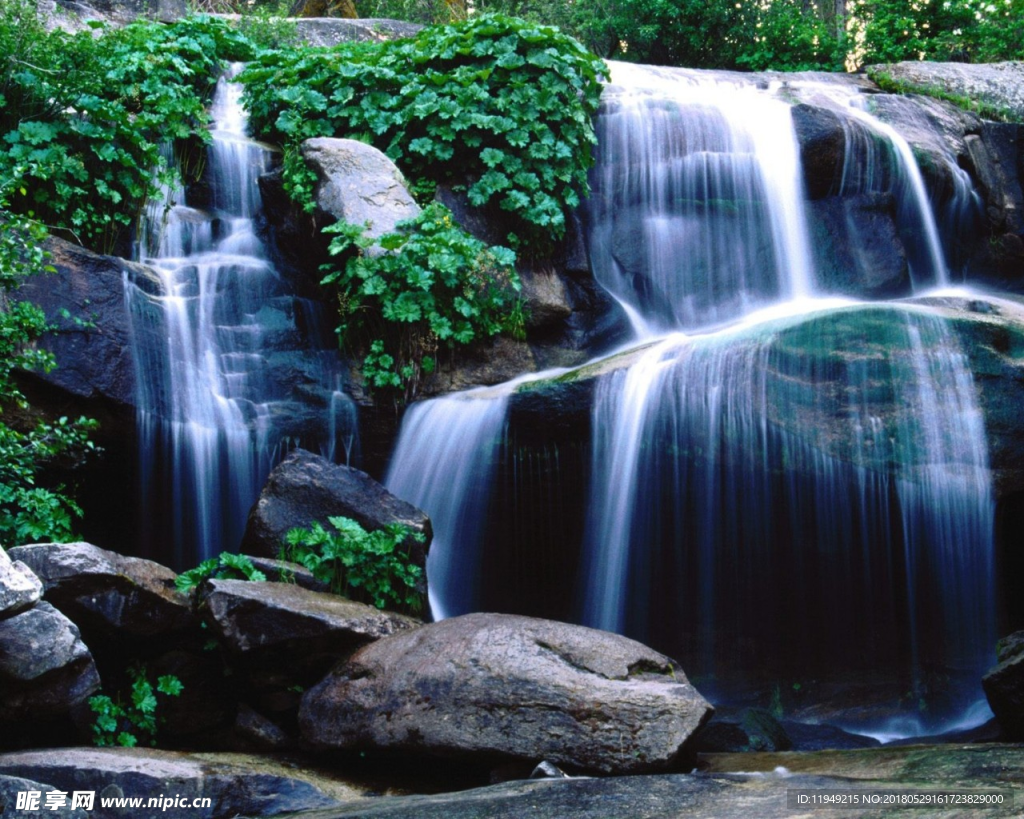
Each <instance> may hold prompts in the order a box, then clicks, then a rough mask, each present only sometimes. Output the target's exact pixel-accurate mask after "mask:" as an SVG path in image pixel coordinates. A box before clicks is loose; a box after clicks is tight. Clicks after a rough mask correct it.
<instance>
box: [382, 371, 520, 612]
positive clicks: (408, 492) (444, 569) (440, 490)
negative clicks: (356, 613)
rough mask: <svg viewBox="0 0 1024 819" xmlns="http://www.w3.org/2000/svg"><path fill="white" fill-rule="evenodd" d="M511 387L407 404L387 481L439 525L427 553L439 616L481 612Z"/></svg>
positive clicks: (433, 600)
mask: <svg viewBox="0 0 1024 819" xmlns="http://www.w3.org/2000/svg"><path fill="white" fill-rule="evenodd" d="M508 399H509V393H508V392H507V391H505V392H501V393H499V394H498V395H497V396H495V395H493V394H491V393H490V392H489V391H487V390H478V391H473V392H469V393H463V394H461V395H457V396H451V397H445V398H437V399H434V400H432V401H424V402H421V403H419V404H416V405H414V406H412V407H410V408H409V411H408V412H407V413H406V414H405V418H404V419H403V420H402V429H401V430H400V432H399V437H398V444H397V446H396V449H395V453H394V455H393V456H392V459H391V468H390V469H389V471H388V475H387V478H386V479H385V485H386V486H387V488H388V489H389V490H390V491H391V492H393V493H394V494H395V495H397V496H398V497H400V498H402V499H403V500H407V501H409V502H410V503H412V504H414V505H415V506H418V507H419V508H421V509H423V510H425V511H426V512H427V513H428V514H429V515H430V519H431V523H432V525H433V529H434V540H433V542H432V543H431V545H430V552H429V554H428V557H427V577H428V580H429V593H430V609H431V612H432V614H433V616H434V618H435V619H438V620H440V619H443V618H445V617H451V616H454V615H457V614H466V613H468V612H471V611H476V610H477V609H476V605H477V602H478V597H477V586H476V582H477V578H478V575H479V571H478V569H479V565H480V557H481V539H482V536H483V532H484V528H485V523H486V520H485V519H486V516H487V513H488V506H489V502H490V497H491V490H492V488H493V485H494V472H495V470H494V461H495V457H496V455H497V451H498V449H499V447H500V445H501V439H502V437H503V434H504V428H505V413H506V410H507V408H508Z"/></svg>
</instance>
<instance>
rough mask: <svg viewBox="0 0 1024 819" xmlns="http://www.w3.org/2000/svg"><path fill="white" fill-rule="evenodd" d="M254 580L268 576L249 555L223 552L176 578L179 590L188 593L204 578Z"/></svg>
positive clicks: (175, 582) (175, 581)
mask: <svg viewBox="0 0 1024 819" xmlns="http://www.w3.org/2000/svg"><path fill="white" fill-rule="evenodd" d="M210 578H218V579H220V580H254V581H263V580H266V579H267V576H266V575H265V574H264V573H263V572H261V571H260V570H259V569H257V568H256V567H255V566H254V565H253V562H252V559H251V558H250V557H249V556H248V555H236V554H232V553H231V552H221V553H220V555H218V556H217V557H211V558H209V559H208V560H204V561H203V562H202V563H200V564H199V565H198V566H196V567H195V568H194V569H189V570H188V571H187V572H182V573H181V574H179V575H178V576H177V577H176V578H175V579H174V585H175V586H176V587H177V589H178V591H180V592H183V593H184V594H188V593H189V592H191V591H192V590H193V589H194V588H196V587H197V586H199V585H200V584H201V583H202V582H203V581H204V580H209V579H210Z"/></svg>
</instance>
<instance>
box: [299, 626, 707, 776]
mask: <svg viewBox="0 0 1024 819" xmlns="http://www.w3.org/2000/svg"><path fill="white" fill-rule="evenodd" d="M711 710H712V709H711V706H710V705H708V703H707V702H706V701H705V700H704V698H703V697H701V696H700V694H698V693H697V691H696V690H695V689H694V688H693V687H692V686H691V685H690V684H689V682H688V681H687V679H686V677H685V675H684V674H683V673H682V671H681V670H678V669H676V668H675V666H674V664H673V662H672V661H671V660H670V659H669V658H668V657H665V656H664V655H661V654H658V653H656V652H654V651H652V650H651V649H649V648H647V647H646V646H643V645H641V644H640V643H637V642H635V641H633V640H629V639H627V638H625V637H620V636H618V635H615V634H609V633H607V632H601V631H597V630H594V629H589V628H584V627H582V626H572V625H567V624H564V623H556V622H553V621H549V620H537V619H534V618H529V617H518V616H513V615H501V614H469V615H465V616H462V617H455V618H452V619H450V620H444V621H442V622H440V623H434V624H431V625H428V626H423V627H422V628H419V629H415V630H413V631H410V632H406V633H403V634H398V635H395V636H392V637H387V638H384V639H382V640H379V641H377V642H376V643H373V644H371V645H369V646H367V647H366V648H363V649H361V650H360V651H358V652H357V653H356V654H354V655H353V656H352V658H351V659H350V660H349V661H348V662H347V663H346V664H344V665H343V666H340V667H338V668H336V669H335V670H334V671H333V672H332V673H331V674H329V675H328V676H327V677H326V678H325V679H324V680H323V682H321V683H320V684H319V685H317V686H316V687H315V688H313V689H311V690H310V691H308V692H307V693H306V695H305V696H304V697H303V700H302V707H301V709H300V713H299V722H300V727H301V730H302V734H303V736H304V738H305V739H306V740H308V741H309V742H310V743H311V744H313V745H314V746H317V747H321V748H347V749H360V748H374V749H382V750H383V749H386V750H389V751H404V752H411V753H420V754H431V755H442V756H472V757H475V758H481V759H482V758H486V757H493V758H496V759H502V758H512V759H522V760H534V761H539V760H542V759H547V760H549V761H551V762H553V763H555V764H556V765H560V766H567V767H570V768H572V769H575V770H589V771H599V772H602V773H631V772H636V771H643V770H652V769H658V768H665V767H666V766H668V765H670V764H671V763H672V762H673V761H674V760H675V759H676V758H677V756H678V755H679V753H680V751H681V749H682V747H683V745H684V744H685V743H686V741H687V740H688V739H689V738H690V736H691V734H692V733H693V732H694V731H695V730H696V729H697V728H699V727H700V725H701V724H702V723H703V721H704V720H705V719H706V718H707V717H708V716H709V715H710V714H711Z"/></svg>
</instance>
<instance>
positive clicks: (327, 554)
mask: <svg viewBox="0 0 1024 819" xmlns="http://www.w3.org/2000/svg"><path fill="white" fill-rule="evenodd" d="M328 522H329V523H330V524H331V526H332V527H334V530H335V531H330V530H328V529H325V528H324V527H323V526H322V525H321V524H320V523H314V524H313V525H312V526H311V527H310V528H309V529H292V530H291V531H290V532H288V534H287V536H286V538H285V545H284V546H283V547H282V549H281V554H280V557H281V559H282V560H288V561H291V562H292V563H299V564H301V565H303V566H305V567H306V568H307V569H309V570H310V571H311V572H312V573H313V576H314V577H316V578H317V579H318V580H321V581H323V582H325V583H327V584H329V585H330V587H331V591H333V592H334V593H335V594H340V595H344V596H345V597H348V598H349V599H350V600H356V601H360V602H364V603H369V604H371V605H374V606H376V607H377V608H379V609H384V608H390V609H395V610H398V611H406V612H412V613H418V612H419V611H421V610H422V609H423V594H422V593H421V591H420V586H421V582H422V580H423V569H422V568H420V567H419V566H416V565H414V564H413V563H412V562H411V561H410V559H409V556H410V549H411V546H412V544H413V543H422V542H423V535H421V534H418V533H417V534H413V533H412V532H411V531H410V530H409V528H408V527H406V526H402V525H400V524H391V525H389V526H386V527H384V528H383V529H376V530H374V531H372V532H367V531H366V530H365V529H364V528H363V527H362V526H360V525H359V524H358V523H356V522H355V521H354V520H351V519H350V518H344V517H333V518H328Z"/></svg>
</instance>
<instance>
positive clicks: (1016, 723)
mask: <svg viewBox="0 0 1024 819" xmlns="http://www.w3.org/2000/svg"><path fill="white" fill-rule="evenodd" d="M996 659H997V660H998V661H999V662H998V665H996V666H995V667H993V668H992V669H990V670H989V672H988V673H987V674H986V675H985V676H984V677H983V678H982V680H981V685H982V688H984V689H985V696H986V697H987V698H988V704H989V707H990V708H991V709H992V713H993V714H995V715H996V719H997V720H998V721H999V725H1000V727H1001V728H1002V730H1003V734H1004V735H1005V737H1006V738H1007V739H1012V740H1024V631H1016V632H1014V633H1013V634H1011V635H1009V636H1008V637H1004V638H1003V639H1002V640H1000V641H999V646H998V648H997V653H996Z"/></svg>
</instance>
